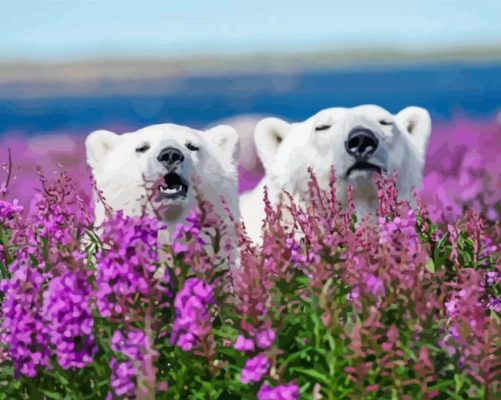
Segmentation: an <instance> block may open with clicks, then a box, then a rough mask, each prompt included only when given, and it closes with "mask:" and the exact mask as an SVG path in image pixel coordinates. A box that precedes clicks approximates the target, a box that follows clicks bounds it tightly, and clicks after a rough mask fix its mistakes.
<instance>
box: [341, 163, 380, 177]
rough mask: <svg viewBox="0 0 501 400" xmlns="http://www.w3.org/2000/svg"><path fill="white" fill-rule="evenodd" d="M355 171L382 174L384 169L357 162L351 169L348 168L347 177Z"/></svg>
mask: <svg viewBox="0 0 501 400" xmlns="http://www.w3.org/2000/svg"><path fill="white" fill-rule="evenodd" d="M353 171H374V172H377V173H378V174H381V172H382V168H381V167H380V166H379V165H376V164H371V163H369V162H367V161H357V162H356V163H355V164H353V165H352V166H351V167H350V168H348V171H347V172H346V176H347V177H348V176H350V174H351V173H352V172H353Z"/></svg>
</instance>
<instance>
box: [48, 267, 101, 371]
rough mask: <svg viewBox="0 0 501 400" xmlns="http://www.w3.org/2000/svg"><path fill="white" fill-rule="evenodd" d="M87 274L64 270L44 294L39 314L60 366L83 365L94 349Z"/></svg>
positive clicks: (87, 362)
mask: <svg viewBox="0 0 501 400" xmlns="http://www.w3.org/2000/svg"><path fill="white" fill-rule="evenodd" d="M88 278H89V274H84V273H81V272H77V273H73V272H67V273H66V274H64V275H62V276H58V277H56V278H53V279H52V280H51V281H50V282H49V285H48V287H47V290H46V291H45V293H44V296H43V298H44V301H43V308H42V316H43V318H44V321H45V323H46V326H47V332H48V335H49V338H50V342H51V344H52V346H53V348H54V350H55V353H56V357H57V360H58V362H59V364H60V365H61V367H63V368H64V369H68V368H72V367H73V368H83V367H84V366H85V365H87V364H89V363H90V362H92V359H93V355H94V354H95V353H96V351H97V347H96V345H95V340H94V335H93V333H92V329H93V326H94V320H93V318H92V311H91V306H90V285H89V283H88V281H87V279H88Z"/></svg>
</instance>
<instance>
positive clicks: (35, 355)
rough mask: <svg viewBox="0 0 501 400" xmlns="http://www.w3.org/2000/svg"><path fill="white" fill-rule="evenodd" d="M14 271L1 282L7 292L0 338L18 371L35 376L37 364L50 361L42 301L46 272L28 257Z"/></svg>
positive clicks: (45, 363)
mask: <svg viewBox="0 0 501 400" xmlns="http://www.w3.org/2000/svg"><path fill="white" fill-rule="evenodd" d="M11 273H12V275H11V277H10V278H9V279H6V280H3V281H2V282H1V284H0V291H2V292H3V294H4V299H3V303H2V313H3V321H2V326H1V336H0V341H1V342H2V343H5V344H7V346H8V348H9V356H10V359H11V360H12V362H13V364H14V369H15V373H16V374H22V375H25V376H28V377H34V376H36V375H37V369H38V367H45V366H47V365H48V362H49V347H48V334H47V329H46V327H45V325H44V323H43V320H42V317H41V315H40V304H39V296H40V291H41V287H42V283H43V275H42V274H41V273H40V271H39V270H38V269H37V268H35V267H32V266H30V265H29V263H28V262H26V261H25V260H21V261H19V262H16V263H15V264H13V265H12V266H11Z"/></svg>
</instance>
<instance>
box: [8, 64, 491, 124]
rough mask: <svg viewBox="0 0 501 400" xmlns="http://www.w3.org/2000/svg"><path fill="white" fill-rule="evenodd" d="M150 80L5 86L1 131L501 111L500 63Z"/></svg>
mask: <svg viewBox="0 0 501 400" xmlns="http://www.w3.org/2000/svg"><path fill="white" fill-rule="evenodd" d="M148 84H151V85H154V87H156V88H157V93H160V94H156V95H148V96H146V95H137V94H136V95H135V94H130V95H121V96H117V95H113V96H109V95H107V93H106V83H105V82H104V83H103V88H102V91H101V93H100V94H99V96H90V97H59V98H46V99H37V100H33V99H31V100H26V99H24V100H20V99H17V100H13V99H9V98H2V90H1V89H2V88H1V87H0V134H1V133H2V132H5V131H7V130H10V129H21V130H24V131H25V132H27V133H39V132H43V131H50V130H68V131H77V132H85V131H88V130H91V129H95V128H106V127H111V126H115V125H116V124H119V125H121V126H128V127H131V128H134V127H140V126H144V125H149V124H154V123H160V122H175V123H179V124H189V125H193V126H204V125H206V124H208V123H211V122H213V121H215V120H218V119H221V118H226V117H230V116H233V115H236V114H243V113H257V114H266V115H272V114H273V115H280V116H282V117H285V118H288V119H290V120H301V119H304V118H306V117H308V116H309V115H311V114H313V113H315V112H317V111H318V110H320V109H322V108H325V107H332V106H347V107H350V106H355V105H358V104H363V103H375V104H379V105H381V106H383V107H385V108H387V109H388V110H390V111H391V112H397V111H398V110H400V109H401V108H403V107H405V106H407V105H419V106H422V107H426V108H427V109H428V110H429V111H430V112H431V114H432V117H433V118H434V119H436V120H437V119H438V120H445V119H449V118H451V116H453V115H455V114H456V113H462V114H464V115H466V116H469V117H474V118H482V117H487V116H491V115H492V114H493V113H494V112H496V111H499V110H500V109H501V62H498V63H472V64H464V63H445V64H444V63H429V64H425V65H423V64H420V65H406V66H399V67H384V68H383V67H366V68H361V67H359V68H346V69H337V70H315V71H304V72H298V73H278V72H277V73H269V72H268V73H245V74H243V73H242V74H227V75H224V76H221V75H218V76H193V77H188V78H181V79H179V80H178V81H176V86H175V88H176V89H175V90H172V89H166V90H165V94H161V93H162V85H163V82H161V81H150V82H149V83H148Z"/></svg>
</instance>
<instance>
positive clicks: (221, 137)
mask: <svg viewBox="0 0 501 400" xmlns="http://www.w3.org/2000/svg"><path fill="white" fill-rule="evenodd" d="M204 136H205V137H206V138H207V140H208V141H209V142H211V143H212V144H214V145H215V146H216V147H217V148H219V149H220V150H221V151H222V153H223V154H225V156H226V157H227V158H228V160H230V161H231V162H232V163H234V164H235V165H236V164H237V161H238V156H239V153H240V145H239V140H238V139H239V138H238V133H237V131H236V130H235V129H234V128H233V127H231V126H229V125H217V126H215V127H214V128H211V129H209V130H208V131H205V134H204Z"/></svg>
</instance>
